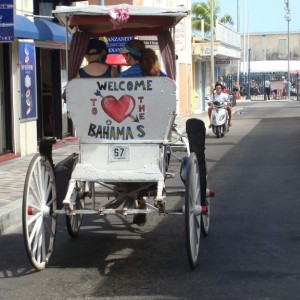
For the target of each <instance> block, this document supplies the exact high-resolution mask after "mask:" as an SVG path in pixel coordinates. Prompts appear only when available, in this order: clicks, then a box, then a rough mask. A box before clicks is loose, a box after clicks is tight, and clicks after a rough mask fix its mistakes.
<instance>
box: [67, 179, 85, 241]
mask: <svg viewBox="0 0 300 300" xmlns="http://www.w3.org/2000/svg"><path fill="white" fill-rule="evenodd" d="M85 186H86V182H80V181H77V182H76V186H75V192H76V193H77V196H76V204H75V207H74V209H75V210H81V209H84V198H85ZM82 217H83V215H82V214H78V213H76V214H75V215H69V216H66V222H67V230H68V233H69V235H70V236H71V237H77V236H78V234H79V230H80V226H81V223H82Z"/></svg>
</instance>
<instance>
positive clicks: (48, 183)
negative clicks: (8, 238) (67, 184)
mask: <svg viewBox="0 0 300 300" xmlns="http://www.w3.org/2000/svg"><path fill="white" fill-rule="evenodd" d="M56 207H57V199H56V185H55V177H54V171H53V168H52V166H51V163H50V162H49V160H48V159H47V158H46V157H44V156H41V155H40V154H36V155H35V156H34V157H33V158H32V160H31V162H30V164H29V167H28V170H27V174H26V179H25V186H24V193H23V207H22V218H23V236H24V242H25V248H26V252H27V255H28V258H29V260H30V262H31V264H32V265H33V267H34V268H36V269H37V270H42V269H44V268H45V267H46V264H47V263H48V261H49V258H50V256H51V254H52V252H53V245H54V239H55V233H56V215H55V214H54V213H53V212H54V211H55V210H56Z"/></svg>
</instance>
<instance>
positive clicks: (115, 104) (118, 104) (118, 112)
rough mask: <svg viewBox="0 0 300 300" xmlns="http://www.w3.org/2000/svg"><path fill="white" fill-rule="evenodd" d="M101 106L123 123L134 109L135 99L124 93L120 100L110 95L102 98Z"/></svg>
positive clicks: (113, 117)
mask: <svg viewBox="0 0 300 300" xmlns="http://www.w3.org/2000/svg"><path fill="white" fill-rule="evenodd" d="M101 106H102V108H103V110H104V111H105V112H106V113H107V114H108V115H109V116H110V117H111V118H112V119H114V120H115V121H116V122H118V123H121V122H122V121H123V120H125V119H126V118H127V117H128V116H129V115H130V114H131V113H132V111H133V110H134V108H135V100H134V98H133V97H132V96H129V95H123V96H122V97H121V98H120V99H119V100H117V99H116V98H115V97H114V96H111V95H109V96H106V97H104V98H103V99H102V101H101Z"/></svg>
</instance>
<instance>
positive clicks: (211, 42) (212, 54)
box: [210, 0, 215, 94]
mask: <svg viewBox="0 0 300 300" xmlns="http://www.w3.org/2000/svg"><path fill="white" fill-rule="evenodd" d="M214 10H215V5H214V0H210V69H211V72H210V83H211V87H210V90H211V91H210V93H211V94H213V91H214V84H215V59H214V38H215V35H214Z"/></svg>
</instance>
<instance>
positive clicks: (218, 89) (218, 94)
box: [208, 82, 232, 128]
mask: <svg viewBox="0 0 300 300" xmlns="http://www.w3.org/2000/svg"><path fill="white" fill-rule="evenodd" d="M222 89H223V86H222V84H221V83H219V82H217V83H216V84H215V92H214V94H213V95H212V96H211V97H210V103H211V104H212V103H213V102H220V103H226V109H227V111H228V126H232V123H231V107H230V101H229V96H228V95H227V94H225V93H223V92H222ZM212 109H213V105H210V106H209V108H208V117H209V120H210V116H211V111H212ZM209 128H211V124H210V125H209Z"/></svg>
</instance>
